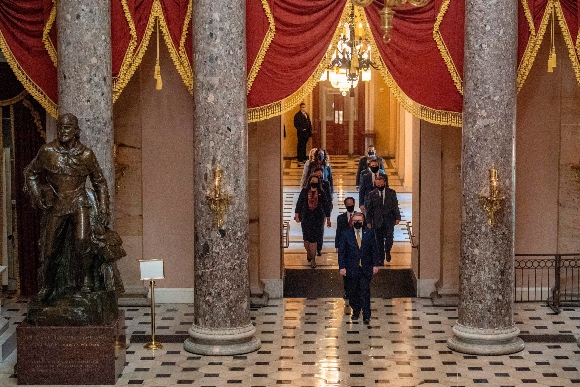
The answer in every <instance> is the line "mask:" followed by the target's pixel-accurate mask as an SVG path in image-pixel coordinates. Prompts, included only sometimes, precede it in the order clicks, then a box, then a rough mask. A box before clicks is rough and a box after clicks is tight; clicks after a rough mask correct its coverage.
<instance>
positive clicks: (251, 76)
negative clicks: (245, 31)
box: [247, 0, 276, 93]
mask: <svg viewBox="0 0 580 387" xmlns="http://www.w3.org/2000/svg"><path fill="white" fill-rule="evenodd" d="M262 7H263V8H264V12H265V13H266V17H267V18H268V22H269V23H270V27H268V31H267V32H266V36H264V40H263V41H262V45H261V46H260V51H258V55H257V56H256V59H254V63H253V64H252V68H251V69H250V72H249V73H248V86H247V88H248V93H249V92H250V90H251V89H252V84H253V83H254V80H255V79H256V76H257V75H258V71H260V68H261V67H262V62H263V61H264V58H265V57H266V52H267V51H268V48H270V43H272V40H273V39H274V35H275V34H276V24H275V22H274V16H273V15H272V11H271V10H270V5H269V4H268V0H262Z"/></svg>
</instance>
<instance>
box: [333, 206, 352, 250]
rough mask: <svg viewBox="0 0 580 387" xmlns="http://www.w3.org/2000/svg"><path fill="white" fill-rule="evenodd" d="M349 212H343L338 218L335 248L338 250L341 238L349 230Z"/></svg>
mask: <svg viewBox="0 0 580 387" xmlns="http://www.w3.org/2000/svg"><path fill="white" fill-rule="evenodd" d="M349 228H350V227H349V226H348V212H343V213H342V214H340V215H338V216H337V217H336V236H335V237H334V247H335V248H337V249H338V244H339V243H340V236H341V235H342V233H343V232H344V231H345V230H348V229H349Z"/></svg>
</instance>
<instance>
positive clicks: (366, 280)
mask: <svg viewBox="0 0 580 387" xmlns="http://www.w3.org/2000/svg"><path fill="white" fill-rule="evenodd" d="M372 278H373V276H372V274H371V275H365V274H360V275H357V276H347V277H345V281H346V289H347V290H346V296H347V298H348V303H349V305H350V307H351V308H352V313H353V315H358V314H359V313H360V311H361V309H362V314H363V318H364V319H366V318H370V317H371V279H372Z"/></svg>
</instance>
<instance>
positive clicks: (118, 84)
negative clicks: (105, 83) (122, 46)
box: [113, 0, 137, 102]
mask: <svg viewBox="0 0 580 387" xmlns="http://www.w3.org/2000/svg"><path fill="white" fill-rule="evenodd" d="M121 5H122V7H123V13H124V14H125V19H126V20H127V24H128V25H129V34H130V35H131V38H130V39H129V45H128V46H127V50H126V51H125V56H124V57H123V62H122V63H121V67H120V68H119V74H118V75H117V76H116V77H115V78H114V79H113V102H114V101H116V100H117V98H119V96H120V95H121V92H122V91H123V89H124V88H125V86H127V84H128V83H129V80H131V77H132V76H133V74H134V73H135V70H133V71H131V64H132V62H133V60H134V57H135V48H136V47H137V29H136V28H135V22H134V21H133V15H131V12H130V11H129V4H127V0H121ZM135 69H136V68H135Z"/></svg>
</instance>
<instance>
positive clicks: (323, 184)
mask: <svg viewBox="0 0 580 387" xmlns="http://www.w3.org/2000/svg"><path fill="white" fill-rule="evenodd" d="M313 175H314V176H318V181H319V182H320V188H321V189H322V191H323V192H324V195H325V196H326V205H327V206H328V207H329V208H328V214H331V213H332V208H333V207H334V206H333V204H332V193H331V192H332V189H331V188H330V184H329V183H328V182H327V181H326V180H324V179H323V178H322V168H320V167H318V168H316V169H315V170H314V173H313ZM329 216H330V215H329ZM323 244H324V224H322V232H321V234H320V239H319V240H318V243H317V244H316V255H317V256H319V257H320V256H321V255H322V245H323Z"/></svg>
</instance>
